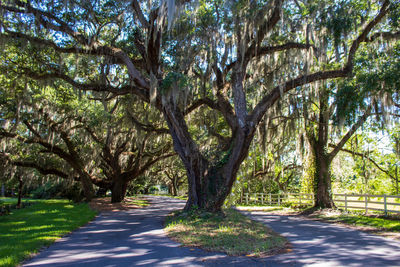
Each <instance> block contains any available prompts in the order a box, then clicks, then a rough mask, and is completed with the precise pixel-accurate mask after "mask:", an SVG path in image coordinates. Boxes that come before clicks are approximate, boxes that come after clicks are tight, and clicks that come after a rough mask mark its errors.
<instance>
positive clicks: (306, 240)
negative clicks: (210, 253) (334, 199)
mask: <svg viewBox="0 0 400 267" xmlns="http://www.w3.org/2000/svg"><path fill="white" fill-rule="evenodd" d="M244 213H246V214H248V215H249V216H250V217H251V218H253V219H255V220H258V221H260V222H263V223H265V224H266V225H268V226H270V227H271V228H272V229H274V230H275V231H277V232H279V233H281V234H282V235H283V236H285V237H287V238H288V239H289V241H290V242H291V244H292V245H293V252H292V253H288V254H282V255H278V256H275V257H274V259H276V260H277V261H279V262H285V263H289V262H290V263H297V264H306V265H310V266H318V265H319V264H321V262H323V263H324V264H325V265H324V266H348V265H356V266H361V265H363V264H361V263H362V262H364V261H365V260H366V259H368V265H369V266H372V265H377V266H382V265H385V266H387V265H390V266H394V265H396V264H394V263H395V262H398V261H399V260H400V242H397V241H393V240H389V239H384V238H381V237H377V236H372V235H369V234H366V233H363V232H360V231H357V230H353V229H350V228H347V227H343V226H338V225H332V224H328V223H322V222H317V221H312V220H307V219H305V218H304V217H300V216H285V215H271V214H268V213H263V212H251V213H250V212H244ZM395 252H398V253H395Z"/></svg>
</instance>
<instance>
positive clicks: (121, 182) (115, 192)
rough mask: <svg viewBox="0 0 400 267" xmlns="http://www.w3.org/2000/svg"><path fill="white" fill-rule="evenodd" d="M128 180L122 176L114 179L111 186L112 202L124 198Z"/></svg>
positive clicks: (117, 201)
mask: <svg viewBox="0 0 400 267" xmlns="http://www.w3.org/2000/svg"><path fill="white" fill-rule="evenodd" d="M127 187H128V181H127V180H125V179H123V178H122V177H117V178H115V179H113V183H112V188H111V203H119V202H121V201H123V200H124V198H125V194H126V189H127Z"/></svg>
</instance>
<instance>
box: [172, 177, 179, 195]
mask: <svg viewBox="0 0 400 267" xmlns="http://www.w3.org/2000/svg"><path fill="white" fill-rule="evenodd" d="M171 194H172V195H173V196H174V197H176V196H177V195H178V189H177V186H176V181H175V180H174V181H172V183H171Z"/></svg>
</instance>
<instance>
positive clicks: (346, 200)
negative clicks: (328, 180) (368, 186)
mask: <svg viewBox="0 0 400 267" xmlns="http://www.w3.org/2000/svg"><path fill="white" fill-rule="evenodd" d="M333 200H334V202H335V204H336V206H337V207H338V208H342V209H344V210H345V211H347V210H349V209H357V210H364V211H365V213H368V211H369V210H375V211H383V212H384V213H385V214H386V215H387V214H388V213H400V196H397V195H366V194H334V195H333ZM240 204H246V205H249V204H261V205H267V204H268V205H278V206H281V205H296V206H312V205H314V195H313V194H305V193H283V194H271V193H269V194H265V193H244V194H243V195H242V197H241V199H240Z"/></svg>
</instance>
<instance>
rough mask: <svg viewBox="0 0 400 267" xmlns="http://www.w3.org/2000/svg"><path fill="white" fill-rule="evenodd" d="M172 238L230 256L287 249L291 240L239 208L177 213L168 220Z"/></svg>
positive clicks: (253, 254) (262, 253)
mask: <svg viewBox="0 0 400 267" xmlns="http://www.w3.org/2000/svg"><path fill="white" fill-rule="evenodd" d="M165 230H166V232H167V234H168V236H169V237H171V238H172V239H174V240H176V241H178V242H180V243H182V244H183V245H184V246H188V247H199V248H202V249H205V250H208V251H217V252H224V253H226V254H228V255H236V256H237V255H248V256H263V255H271V254H274V253H277V252H281V251H284V249H285V248H286V247H287V244H288V242H287V240H286V239H285V238H284V237H282V236H280V235H278V234H277V233H275V232H273V231H272V230H271V229H269V228H268V227H266V226H265V225H263V224H261V223H259V222H255V221H252V220H250V219H249V218H248V217H246V216H244V215H242V214H240V213H239V212H238V211H236V210H232V209H228V210H225V211H224V214H213V213H207V212H199V211H193V212H189V213H187V212H182V211H180V212H175V213H173V214H171V215H170V216H169V217H168V218H167V220H166V223H165Z"/></svg>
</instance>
